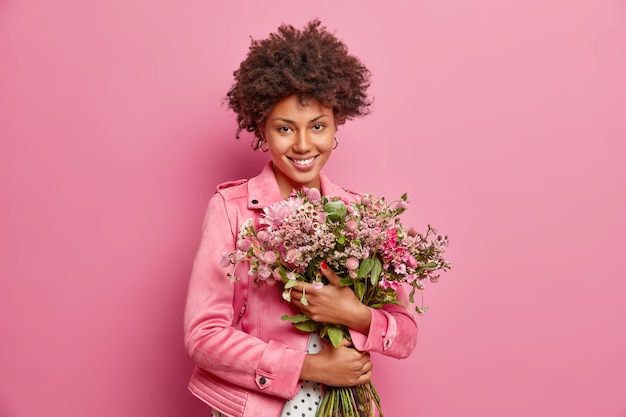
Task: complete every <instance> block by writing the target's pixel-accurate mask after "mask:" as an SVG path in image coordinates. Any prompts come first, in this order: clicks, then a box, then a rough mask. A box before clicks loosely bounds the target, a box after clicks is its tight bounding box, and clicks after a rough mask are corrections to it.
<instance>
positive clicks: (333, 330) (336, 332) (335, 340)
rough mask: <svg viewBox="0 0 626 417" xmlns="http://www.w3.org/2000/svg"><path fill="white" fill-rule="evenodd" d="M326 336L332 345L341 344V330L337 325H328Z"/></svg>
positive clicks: (337, 345)
mask: <svg viewBox="0 0 626 417" xmlns="http://www.w3.org/2000/svg"><path fill="white" fill-rule="evenodd" d="M328 338H329V339H330V342H331V343H332V344H333V346H334V347H339V346H341V341H342V340H343V330H341V329H340V328H339V327H329V328H328Z"/></svg>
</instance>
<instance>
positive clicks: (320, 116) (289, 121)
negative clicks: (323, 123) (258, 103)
mask: <svg viewBox="0 0 626 417" xmlns="http://www.w3.org/2000/svg"><path fill="white" fill-rule="evenodd" d="M327 116H328V115H327V114H321V115H319V116H317V117H316V118H314V119H311V120H309V122H308V123H315V122H317V121H318V120H319V119H321V118H322V117H327ZM274 120H280V121H281V122H285V123H291V124H296V122H294V121H293V120H289V119H285V118H284V117H276V118H275V119H274Z"/></svg>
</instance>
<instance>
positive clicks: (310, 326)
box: [293, 320, 321, 333]
mask: <svg viewBox="0 0 626 417" xmlns="http://www.w3.org/2000/svg"><path fill="white" fill-rule="evenodd" d="M293 326H294V327H295V328H296V329H298V330H302V331H303V332H309V333H312V332H315V331H317V329H319V328H320V326H321V324H320V323H317V322H315V321H313V320H310V321H306V322H303V323H294V324H293Z"/></svg>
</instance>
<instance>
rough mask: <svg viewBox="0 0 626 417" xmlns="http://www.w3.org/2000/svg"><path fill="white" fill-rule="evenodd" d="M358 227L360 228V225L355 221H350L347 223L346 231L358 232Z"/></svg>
mask: <svg viewBox="0 0 626 417" xmlns="http://www.w3.org/2000/svg"><path fill="white" fill-rule="evenodd" d="M358 227H359V224H358V223H357V221H356V220H354V219H350V220H348V221H347V222H346V229H347V230H348V231H350V232H356V231H357V229H358Z"/></svg>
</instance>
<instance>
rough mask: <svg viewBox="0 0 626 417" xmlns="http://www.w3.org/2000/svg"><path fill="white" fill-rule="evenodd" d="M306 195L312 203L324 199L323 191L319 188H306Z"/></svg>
mask: <svg viewBox="0 0 626 417" xmlns="http://www.w3.org/2000/svg"><path fill="white" fill-rule="evenodd" d="M306 196H307V198H308V199H309V201H311V202H312V203H316V202H318V201H320V200H321V199H322V193H320V190H318V189H317V188H309V189H307V190H306Z"/></svg>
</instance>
